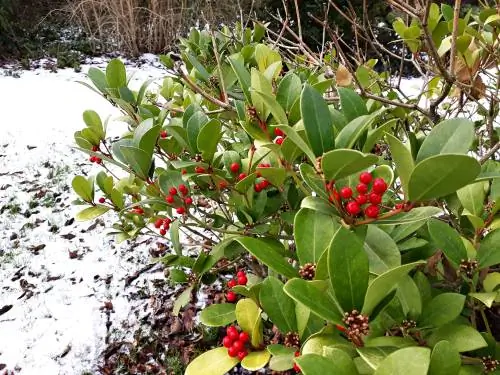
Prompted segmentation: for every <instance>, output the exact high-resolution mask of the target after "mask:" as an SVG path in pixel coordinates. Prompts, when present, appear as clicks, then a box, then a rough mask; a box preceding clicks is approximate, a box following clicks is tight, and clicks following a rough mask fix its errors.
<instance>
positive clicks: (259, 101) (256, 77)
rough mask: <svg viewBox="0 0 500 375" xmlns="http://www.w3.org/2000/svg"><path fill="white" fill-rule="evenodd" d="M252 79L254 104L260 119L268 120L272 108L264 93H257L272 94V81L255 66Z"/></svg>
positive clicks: (251, 75)
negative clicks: (263, 95)
mask: <svg viewBox="0 0 500 375" xmlns="http://www.w3.org/2000/svg"><path fill="white" fill-rule="evenodd" d="M250 80H251V84H252V87H251V88H252V89H251V90H250V97H251V98H252V104H253V105H254V107H255V109H256V111H257V115H258V117H259V119H261V120H262V121H266V120H267V117H268V116H269V113H271V110H270V108H269V107H268V105H267V103H266V100H265V99H264V98H263V97H262V95H258V94H257V93H258V92H260V93H261V94H262V93H264V94H268V95H271V94H272V92H273V87H272V85H271V82H270V81H269V80H268V79H267V78H266V77H265V76H264V75H263V74H262V73H261V72H259V71H258V70H257V69H255V68H252V70H251V72H250Z"/></svg>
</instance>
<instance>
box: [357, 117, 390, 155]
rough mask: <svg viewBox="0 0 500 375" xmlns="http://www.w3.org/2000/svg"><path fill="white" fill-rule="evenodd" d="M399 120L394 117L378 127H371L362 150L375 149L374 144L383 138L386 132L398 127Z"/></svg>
mask: <svg viewBox="0 0 500 375" xmlns="http://www.w3.org/2000/svg"><path fill="white" fill-rule="evenodd" d="M398 121H399V119H397V118H393V119H390V120H388V121H386V122H384V123H383V124H382V125H380V126H378V127H376V128H375V129H369V130H368V135H367V137H366V141H365V143H364V144H363V150H362V151H363V152H370V151H371V150H372V149H373V146H375V145H376V144H377V143H378V142H379V141H380V140H381V139H382V138H383V136H384V133H385V132H388V131H390V130H391V129H393V128H395V127H396V125H397V124H398Z"/></svg>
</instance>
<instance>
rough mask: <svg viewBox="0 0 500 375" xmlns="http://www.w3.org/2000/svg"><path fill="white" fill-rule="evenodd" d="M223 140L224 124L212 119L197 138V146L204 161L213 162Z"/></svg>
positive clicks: (202, 128)
mask: <svg viewBox="0 0 500 375" xmlns="http://www.w3.org/2000/svg"><path fill="white" fill-rule="evenodd" d="M221 138H222V124H221V122H220V121H219V120H217V119H212V120H210V121H209V122H207V123H206V124H205V125H203V126H202V127H201V129H200V132H199V134H198V138H197V145H198V150H200V152H201V156H202V158H203V160H205V161H208V162H211V161H212V160H213V158H214V154H215V152H216V151H217V145H218V144H219V141H220V139H221Z"/></svg>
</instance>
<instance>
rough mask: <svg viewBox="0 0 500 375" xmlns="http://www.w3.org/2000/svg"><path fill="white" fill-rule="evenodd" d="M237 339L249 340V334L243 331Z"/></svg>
mask: <svg viewBox="0 0 500 375" xmlns="http://www.w3.org/2000/svg"><path fill="white" fill-rule="evenodd" d="M239 340H240V341H242V342H247V341H248V340H250V335H249V334H248V332H245V331H243V332H241V333H240V337H239Z"/></svg>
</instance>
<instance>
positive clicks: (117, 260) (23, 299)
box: [0, 63, 165, 375]
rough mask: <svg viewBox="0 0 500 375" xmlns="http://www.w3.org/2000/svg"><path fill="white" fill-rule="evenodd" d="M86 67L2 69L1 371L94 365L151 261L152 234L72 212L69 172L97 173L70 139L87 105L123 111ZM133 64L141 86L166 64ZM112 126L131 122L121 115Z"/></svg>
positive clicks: (28, 372)
mask: <svg viewBox="0 0 500 375" xmlns="http://www.w3.org/2000/svg"><path fill="white" fill-rule="evenodd" d="M104 66H105V64H104V63H101V66H100V67H101V68H102V67H104ZM88 68H89V66H88V65H87V66H83V67H82V70H83V71H82V73H75V72H74V71H72V70H69V69H67V70H61V71H59V72H57V73H52V72H49V71H47V70H42V69H39V70H36V71H29V72H21V73H20V76H21V78H14V77H9V76H7V75H4V74H3V73H4V72H3V71H2V70H0V87H1V90H0V103H1V105H0V108H1V112H2V117H1V120H0V288H1V292H0V338H1V340H0V373H2V371H4V369H8V370H11V371H12V370H14V371H15V373H16V374H17V373H19V374H23V375H32V374H33V375H34V374H37V375H38V374H44V375H45V374H46V375H58V374H61V375H62V374H64V375H69V374H76V375H80V374H84V373H86V372H88V373H91V374H92V373H95V370H96V368H97V365H98V360H99V356H100V354H101V353H102V352H103V350H104V348H105V345H106V338H107V337H108V338H109V337H110V336H111V335H112V334H113V330H114V329H123V328H126V327H123V325H127V324H130V325H133V324H134V316H133V314H131V308H132V307H131V305H130V303H129V295H130V294H131V293H133V292H134V288H125V285H124V284H125V283H124V280H125V279H126V278H127V277H128V276H130V275H132V274H134V273H135V272H137V271H138V270H140V269H141V268H143V267H144V265H146V264H148V262H150V258H151V257H150V255H149V253H148V250H149V247H150V245H151V246H153V245H154V243H151V244H148V243H143V244H140V243H139V244H138V245H137V244H136V245H134V247H132V245H130V244H126V243H124V244H120V245H117V244H115V243H114V241H113V239H112V238H111V237H109V236H105V235H104V232H105V222H104V221H100V220H99V219H98V220H97V221H96V222H85V223H78V222H75V221H74V220H73V217H74V214H75V213H76V212H77V211H78V209H79V208H78V207H75V206H72V205H71V201H72V200H73V199H74V198H75V196H74V195H73V192H72V191H71V188H70V185H71V179H72V178H73V176H74V175H75V174H81V173H91V174H92V173H96V171H95V170H94V171H93V170H92V168H93V167H91V166H90V163H89V162H88V161H87V157H86V156H85V155H84V154H82V153H80V152H78V151H75V150H73V149H71V146H72V142H73V133H74V132H75V131H76V130H79V129H81V128H82V127H83V126H84V124H83V121H82V117H81V115H82V112H83V111H84V110H86V109H94V110H96V111H97V112H98V113H99V114H100V115H101V117H103V118H106V117H107V116H108V115H111V116H113V117H114V118H117V117H118V116H119V113H118V111H117V110H116V109H115V108H114V107H112V106H111V105H110V104H109V103H108V102H107V101H105V100H104V99H103V98H101V97H99V96H98V95H96V94H95V93H93V92H92V91H91V90H89V89H88V88H86V87H84V86H83V85H81V84H79V83H77V82H76V81H86V77H85V74H84V73H85V72H86V71H87V70H88ZM128 69H129V71H130V72H135V75H134V77H133V79H132V86H133V88H138V87H139V86H140V84H141V83H142V82H144V81H145V80H147V79H149V78H155V77H162V76H164V75H165V71H164V70H163V69H162V68H161V67H159V66H158V64H148V65H146V66H143V67H142V68H141V69H138V68H134V67H131V66H129V67H128ZM153 85H154V83H153ZM113 117H112V118H113ZM110 129H111V133H112V135H117V134H120V133H121V132H123V131H124V130H125V129H126V128H125V126H124V124H123V123H119V122H113V123H111V125H110ZM108 224H109V223H108ZM155 270H156V273H155V277H158V278H162V272H161V270H160V269H159V268H158V267H153V268H152V269H151V270H150V271H149V275H148V276H146V277H149V278H151V277H152V273H154V272H155ZM108 302H111V304H109V303H108Z"/></svg>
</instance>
